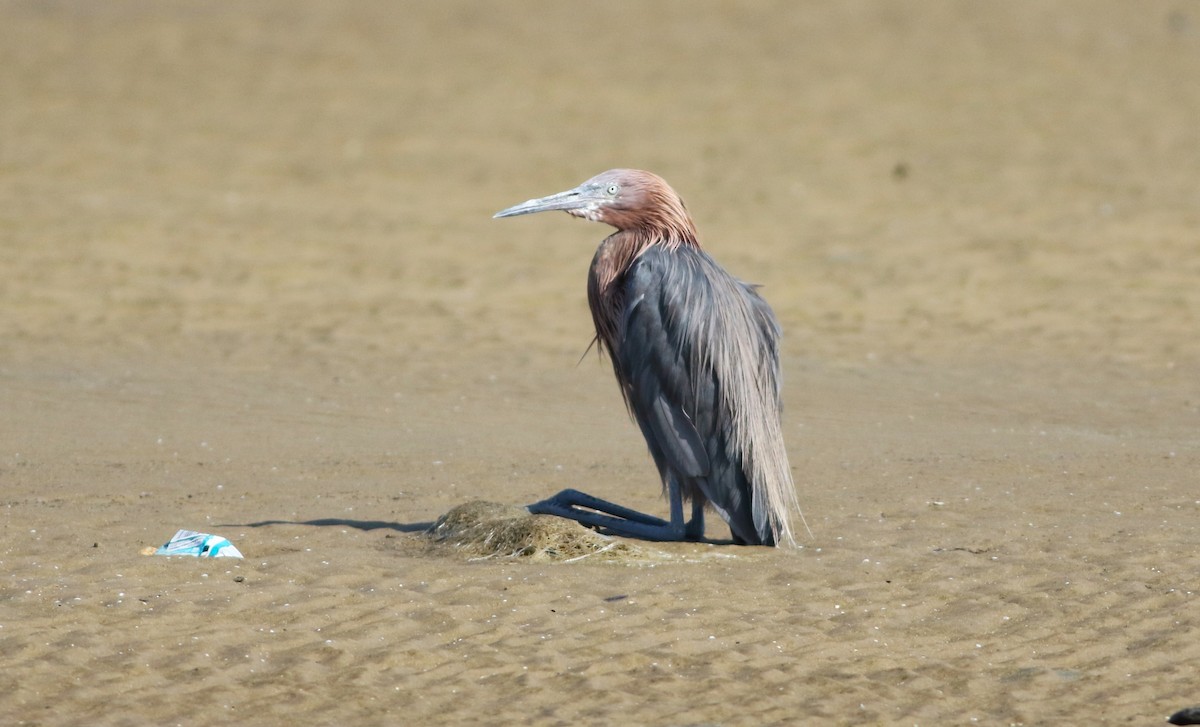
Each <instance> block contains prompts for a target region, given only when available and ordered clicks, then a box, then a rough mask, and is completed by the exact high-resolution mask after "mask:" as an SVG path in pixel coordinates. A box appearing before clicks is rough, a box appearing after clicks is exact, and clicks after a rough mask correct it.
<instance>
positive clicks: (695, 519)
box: [684, 497, 704, 540]
mask: <svg viewBox="0 0 1200 727" xmlns="http://www.w3.org/2000/svg"><path fill="white" fill-rule="evenodd" d="M684 535H685V536H687V539H688V540H703V539H704V500H701V499H700V498H699V497H695V498H694V499H693V500H692V519H691V520H689V521H688V524H687V527H686V528H684Z"/></svg>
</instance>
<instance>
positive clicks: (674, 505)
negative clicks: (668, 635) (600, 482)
mask: <svg viewBox="0 0 1200 727" xmlns="http://www.w3.org/2000/svg"><path fill="white" fill-rule="evenodd" d="M667 492H668V496H669V497H670V499H671V522H668V521H666V520H663V519H662V518H658V517H654V516H653V515H647V514H645V513H642V512H638V511H637V510H632V509H630V508H627V507H622V506H620V505H617V504H614V503H611V502H608V501H607V500H601V499H600V498H598V497H593V496H592V495H589V494H587V493H586V492H580V491H578V490H563V491H562V492H560V493H558V494H557V495H555V496H554V497H551V498H549V499H547V500H542V501H541V502H535V503H534V504H532V505H530V506H528V508H527V509H528V510H529V512H531V513H533V514H535V515H557V516H558V517H563V518H567V519H568V520H574V521H576V522H580V523H583V524H584V525H591V526H593V527H599V528H604V529H605V530H608V531H610V532H612V533H614V534H616V535H624V536H627V537H631V538H641V539H643V540H683V539H684V538H685V537H686V535H687V532H686V525H685V524H684V522H683V500H682V497H681V495H680V493H679V488H678V485H673V484H672V483H668V486H667Z"/></svg>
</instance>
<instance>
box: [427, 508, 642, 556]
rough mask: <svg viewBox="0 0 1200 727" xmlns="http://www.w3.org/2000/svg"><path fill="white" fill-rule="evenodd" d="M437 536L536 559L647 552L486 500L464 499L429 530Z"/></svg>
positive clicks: (463, 547) (480, 550)
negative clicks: (467, 500) (463, 501)
mask: <svg viewBox="0 0 1200 727" xmlns="http://www.w3.org/2000/svg"><path fill="white" fill-rule="evenodd" d="M429 536H430V537H431V538H432V539H433V540H434V542H436V543H439V544H442V545H450V546H453V547H454V548H456V549H458V550H460V551H463V552H465V553H467V554H468V555H470V556H471V559H472V560H483V559H486V558H513V559H528V560H531V561H537V562H547V561H556V562H560V563H570V562H572V561H578V560H583V559H585V558H588V559H592V558H594V559H596V560H602V561H625V562H627V561H635V560H642V559H645V558H646V557H648V554H647V553H646V552H645V551H644V550H643V549H642V548H640V547H638V546H637V545H634V544H633V543H628V542H625V541H623V540H617V539H616V538H610V537H608V536H606V535H601V534H600V533H597V532H595V531H593V530H589V529H587V528H585V527H583V526H582V525H580V524H579V523H577V522H574V521H572V520H566V519H564V518H559V517H553V516H551V515H532V514H530V513H529V511H528V510H526V509H525V508H523V507H514V506H512V505H501V504H498V503H495V502H487V501H484V500H472V501H471V502H466V503H463V504H462V505H459V506H457V507H455V508H453V509H451V510H450V511H449V512H447V513H446V514H445V515H443V516H441V517H440V518H438V520H437V522H435V523H434V524H433V527H432V528H430V530H429Z"/></svg>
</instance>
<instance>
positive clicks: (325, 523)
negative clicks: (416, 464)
mask: <svg viewBox="0 0 1200 727" xmlns="http://www.w3.org/2000/svg"><path fill="white" fill-rule="evenodd" d="M269 525H307V526H309V527H318V528H325V527H340V528H354V529H355V530H362V531H364V532H366V531H370V530H394V531H396V532H398V533H428V532H429V531H431V530H433V525H434V523H433V522H432V521H428V522H415V523H397V522H388V521H387V520H347V519H345V518H340V517H323V518H317V519H315V520H259V521H258V522H253V523H220V524H219V525H218V527H223V528H263V527H267V526H269ZM599 531H600V532H601V533H602V534H604V535H617V536H619V535H620V534H619V533H613V532H609V531H608V530H607V529H605V528H600V529H599ZM626 537H628V536H626ZM628 539H630V540H636V541H641V542H647V543H652V542H654V541H652V540H646V539H643V538H637V537H632V538H628ZM686 542H692V543H704V544H706V545H734V541H733V539H732V538H729V539H720V538H707V537H705V538H700V539H697V540H690V541H686Z"/></svg>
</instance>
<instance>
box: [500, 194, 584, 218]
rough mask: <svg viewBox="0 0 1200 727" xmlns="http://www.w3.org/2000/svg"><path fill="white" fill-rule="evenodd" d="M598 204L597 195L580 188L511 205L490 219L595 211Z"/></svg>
mask: <svg viewBox="0 0 1200 727" xmlns="http://www.w3.org/2000/svg"><path fill="white" fill-rule="evenodd" d="M599 202H600V198H599V197H598V196H597V195H595V194H594V193H592V192H591V191H590V190H588V189H585V188H584V187H583V186H580V187H576V188H575V189H568V190H567V191H565V192H559V193H558V194H552V195H550V196H549V197H540V198H538V199H531V200H529V201H527V202H522V203H521V204H518V205H513V206H512V207H509V208H508V209H506V210H500V211H499V212H497V213H496V214H494V215H492V218H493V219H495V218H497V217H516V216H517V215H531V214H533V213H534V212H550V211H551V210H577V209H586V208H587V207H589V206H590V207H592V208H593V209H595V207H596V206H597V205H598V204H599Z"/></svg>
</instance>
